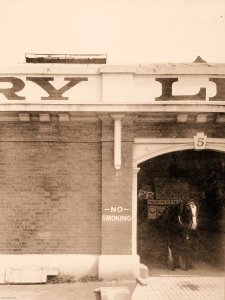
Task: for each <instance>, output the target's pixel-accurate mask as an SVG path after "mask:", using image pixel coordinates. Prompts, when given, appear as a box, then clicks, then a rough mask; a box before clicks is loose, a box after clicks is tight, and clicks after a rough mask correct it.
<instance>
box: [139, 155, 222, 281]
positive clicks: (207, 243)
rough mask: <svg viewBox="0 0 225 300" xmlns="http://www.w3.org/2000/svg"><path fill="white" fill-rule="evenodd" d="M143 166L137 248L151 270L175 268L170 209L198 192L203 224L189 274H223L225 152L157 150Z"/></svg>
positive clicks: (151, 271)
mask: <svg viewBox="0 0 225 300" xmlns="http://www.w3.org/2000/svg"><path fill="white" fill-rule="evenodd" d="M138 167H139V168H140V171H139V173H138V224H137V249H138V254H139V255H140V259H141V262H142V263H144V264H145V265H147V266H148V268H149V273H150V275H151V274H153V275H155V274H165V273H170V274H171V272H173V271H169V269H168V266H167V258H168V248H167V243H168V236H167V229H166V227H165V223H164V222H163V216H164V212H165V210H166V209H167V208H168V207H170V206H172V205H176V204H177V203H179V201H181V199H182V201H186V200H188V199H189V198H192V199H193V197H194V198H195V199H196V200H197V201H198V206H199V211H198V229H197V234H196V238H195V243H194V245H193V252H192V261H193V269H191V270H189V271H188V273H187V272H185V274H187V275H188V274H190V275H191V274H193V275H202V276H207V275H209V276H211V275H213V274H216V275H219V274H223V272H224V261H225V154H224V153H221V152H214V151H199V152H198V151H194V150H185V151H179V152H173V153H169V154H164V155H161V156H157V157H155V158H152V159H149V160H147V161H145V162H143V163H140V164H139V165H138ZM175 272H176V271H175ZM177 272H183V271H180V270H177ZM173 274H174V273H173ZM180 274H181V273H180Z"/></svg>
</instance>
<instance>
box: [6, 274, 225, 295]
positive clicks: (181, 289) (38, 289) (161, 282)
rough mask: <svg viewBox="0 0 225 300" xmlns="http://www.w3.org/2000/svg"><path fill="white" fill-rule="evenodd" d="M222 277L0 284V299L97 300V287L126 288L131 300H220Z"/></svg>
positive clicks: (160, 277) (222, 291)
mask: <svg viewBox="0 0 225 300" xmlns="http://www.w3.org/2000/svg"><path fill="white" fill-rule="evenodd" d="M224 284H225V279H224V277H191V276H173V277H172V276H166V275H165V276H157V277H149V278H148V286H141V285H139V284H138V285H137V284H136V283H135V282H134V281H113V282H111V281H110V282H104V281H103V282H98V281H96V282H75V283H60V284H36V285H34V284H32V285H0V300H40V299H41V300H58V299H63V300H100V297H99V294H98V293H94V291H95V290H96V289H99V288H100V287H128V288H129V290H130V293H131V295H132V300H177V299H178V300H181V299H182V300H190V299H191V300H212V299H215V300H224V299H225V292H224Z"/></svg>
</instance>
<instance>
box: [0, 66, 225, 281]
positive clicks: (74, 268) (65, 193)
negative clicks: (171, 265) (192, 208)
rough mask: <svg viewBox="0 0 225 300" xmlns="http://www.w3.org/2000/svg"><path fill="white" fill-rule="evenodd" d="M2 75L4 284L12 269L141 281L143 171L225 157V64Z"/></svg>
mask: <svg viewBox="0 0 225 300" xmlns="http://www.w3.org/2000/svg"><path fill="white" fill-rule="evenodd" d="M0 73H1V75H0V84H1V86H0V111H1V112H0V125H1V126H0V153H1V155H0V168H1V172H0V194H1V197H0V207H1V221H0V222H1V226H0V232H1V239H0V271H1V278H4V276H5V275H4V274H5V272H6V270H7V269H9V268H13V267H14V268H32V267H43V268H46V269H47V270H49V271H48V272H49V273H48V274H49V275H51V270H52V269H57V270H58V271H59V272H61V273H68V274H72V275H74V276H76V277H78V278H80V277H82V276H85V275H96V274H97V275H98V276H99V277H101V278H105V279H114V278H134V277H137V276H138V274H139V263H140V257H139V255H138V254H139V253H137V189H138V187H137V176H138V170H139V164H140V163H142V162H144V161H147V160H148V159H151V158H153V157H156V156H158V155H162V154H166V153H170V152H174V151H182V150H190V149H193V150H194V149H195V150H202V151H205V150H212V151H220V152H224V151H225V139H224V134H225V127H224V124H225V106H224V104H225V66H224V65H223V64H207V63H193V64H175V65H174V64H167V65H147V66H109V65H104V66H72V65H53V64H49V65H48V64H45V65H44V64H43V65H41V64H36V65H35V64H34V65H24V66H19V67H18V66H17V67H14V68H6V69H3V68H2V69H1V71H0ZM194 137H196V138H194ZM2 280H3V281H4V279H2Z"/></svg>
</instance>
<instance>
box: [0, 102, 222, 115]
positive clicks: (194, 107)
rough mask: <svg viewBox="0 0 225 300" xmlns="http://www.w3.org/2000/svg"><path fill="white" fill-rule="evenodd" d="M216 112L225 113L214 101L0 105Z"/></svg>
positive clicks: (0, 107) (7, 108)
mask: <svg viewBox="0 0 225 300" xmlns="http://www.w3.org/2000/svg"><path fill="white" fill-rule="evenodd" d="M1 111H2V112H13V111H14V112H15V111H17V112H20V111H23V112H43V111H44V112H49V111H52V112H110V113H111V112H112V113H113V112H122V113H123V112H132V113H140V112H145V113H147V112H164V113H165V112H177V113H179V112H182V113H185V112H187V113H189V112H201V113H206V112H211V113H213V112H218V113H225V102H222V101H221V102H220V101H217V102H216V101H215V102H214V103H212V102H210V103H208V102H206V101H204V102H203V101H201V102H200V101H192V102H190V101H185V102H183V103H179V104H178V103H177V102H175V101H170V102H169V103H165V102H160V101H158V102H151V103H148V104H140V103H136V104H115V103H110V104H102V103H101V104H100V103H96V104H53V103H52V104H49V103H48V104H36V103H34V104H15V103H14V104H10V103H7V104H0V112H1Z"/></svg>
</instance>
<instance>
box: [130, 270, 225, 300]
mask: <svg viewBox="0 0 225 300" xmlns="http://www.w3.org/2000/svg"><path fill="white" fill-rule="evenodd" d="M150 299H151V300H177V299H178V300H181V299H182V300H190V299H191V300H212V299H215V300H224V299H225V278H224V277H189V276H184V277H171V276H165V277H149V278H148V285H147V286H141V285H139V284H138V285H137V287H136V289H135V291H134V293H133V295H132V300H150Z"/></svg>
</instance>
